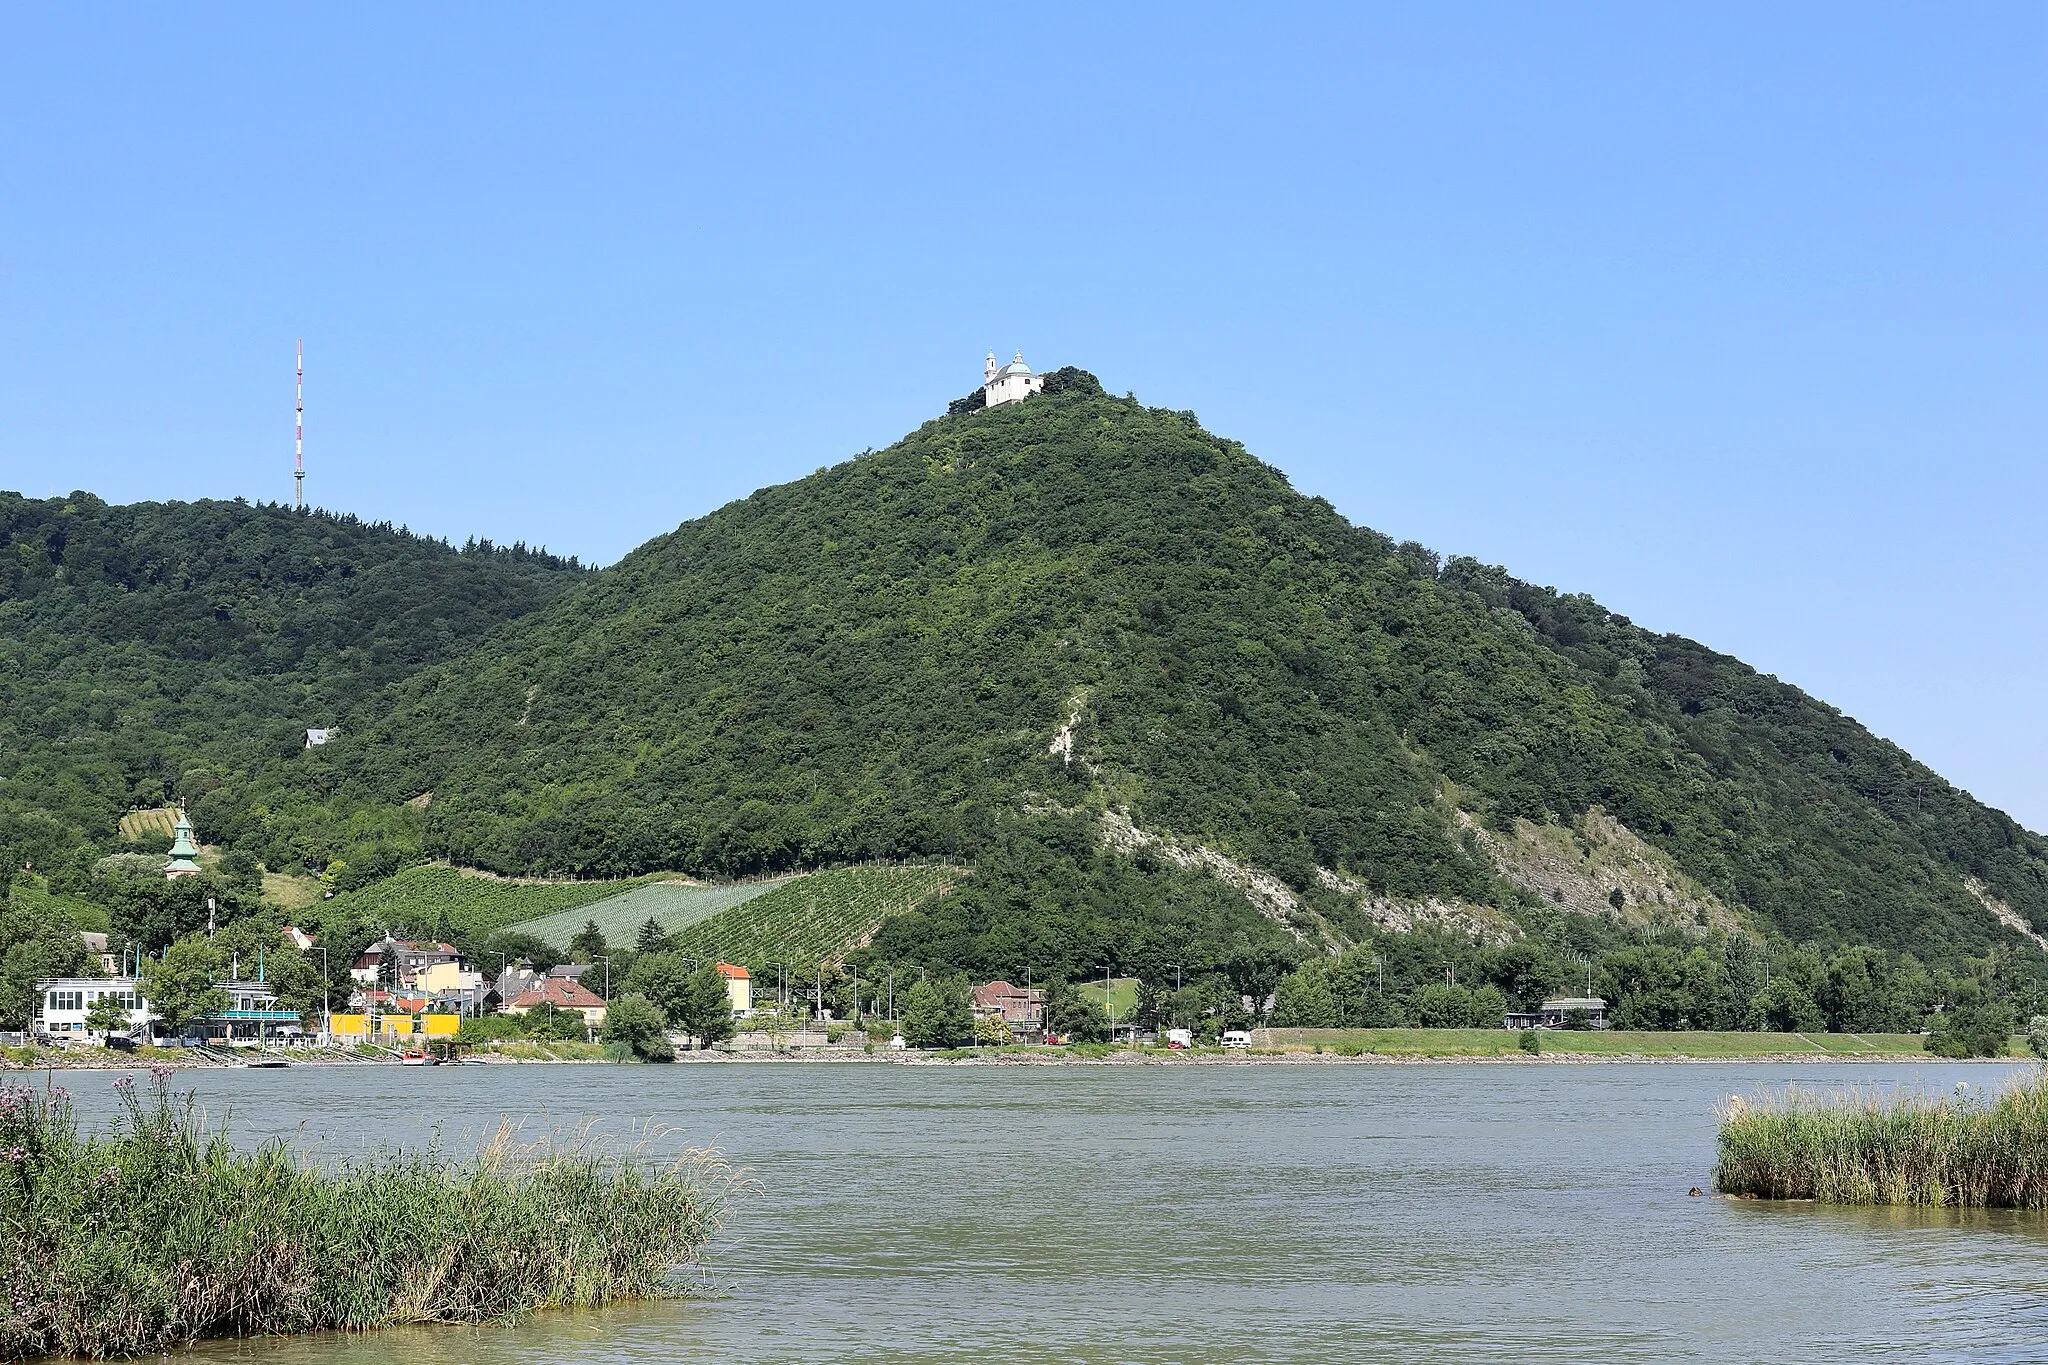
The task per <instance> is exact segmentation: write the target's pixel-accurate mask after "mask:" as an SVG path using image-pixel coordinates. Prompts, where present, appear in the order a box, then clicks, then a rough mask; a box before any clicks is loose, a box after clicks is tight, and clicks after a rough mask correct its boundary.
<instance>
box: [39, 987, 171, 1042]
mask: <svg viewBox="0 0 2048 1365" xmlns="http://www.w3.org/2000/svg"><path fill="white" fill-rule="evenodd" d="M104 995H111V996H113V997H114V998H115V999H116V1000H117V1001H119V1002H120V1004H121V1007H122V1008H123V1009H125V1010H127V1012H128V1024H127V1031H128V1032H130V1033H140V1032H143V1031H145V1030H146V1029H147V1028H148V1027H149V1005H148V1004H147V1003H146V1002H145V1001H144V1000H143V998H142V987H141V983H140V982H138V981H137V980H136V979H135V978H134V977H132V976H119V977H104V976H53V977H46V978H44V979H43V980H40V981H38V982H36V993H35V998H34V999H33V1001H32V1002H31V1009H30V1013H31V1014H33V1015H34V1016H35V1017H34V1018H33V1019H32V1020H31V1021H30V1023H29V1032H31V1033H43V1034H48V1035H49V1036H50V1037H52V1038H57V1039H64V1038H77V1039H81V1040H82V1039H84V1038H86V1037H87V1036H88V1035H89V1030H88V1029H87V1028H86V1026H85V1014H86V1011H87V1010H89V1009H91V1008H92V1006H93V1003H94V1002H95V1001H97V1000H98V999H99V998H100V997H101V996H104Z"/></svg>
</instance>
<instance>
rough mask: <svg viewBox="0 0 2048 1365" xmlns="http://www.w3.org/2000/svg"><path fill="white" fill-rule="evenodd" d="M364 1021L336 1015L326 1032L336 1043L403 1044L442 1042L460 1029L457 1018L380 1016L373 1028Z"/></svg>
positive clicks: (359, 1018) (459, 1019) (426, 1015)
mask: <svg viewBox="0 0 2048 1365" xmlns="http://www.w3.org/2000/svg"><path fill="white" fill-rule="evenodd" d="M367 1024H368V1020H366V1019H365V1017H364V1016H362V1015H360V1014H337V1015H335V1016H334V1022H333V1024H332V1025H331V1026H330V1031H331V1032H332V1033H333V1034H334V1037H335V1039H336V1040H337V1041H340V1042H351V1041H353V1042H362V1041H365V1040H375V1041H379V1042H382V1041H384V1040H387V1039H395V1040H400V1041H407V1040H411V1039H416V1038H424V1039H428V1040H432V1041H435V1042H446V1041H448V1040H449V1039H451V1038H453V1037H454V1036H455V1035H456V1034H457V1033H459V1032H460V1031H461V1029H462V1016H460V1015H457V1014H383V1015H379V1016H377V1027H376V1028H375V1029H374V1030H373V1029H370V1028H368V1027H367Z"/></svg>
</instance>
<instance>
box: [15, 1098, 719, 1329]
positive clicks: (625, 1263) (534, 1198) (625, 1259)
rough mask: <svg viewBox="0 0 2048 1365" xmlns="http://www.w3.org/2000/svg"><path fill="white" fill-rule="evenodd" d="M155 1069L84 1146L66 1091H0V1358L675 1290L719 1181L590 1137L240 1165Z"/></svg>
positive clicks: (686, 1162)
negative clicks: (465, 1153)
mask: <svg viewBox="0 0 2048 1365" xmlns="http://www.w3.org/2000/svg"><path fill="white" fill-rule="evenodd" d="M168 1075H169V1072H168V1069H158V1070H157V1071H156V1072H155V1073H153V1079H152V1082H151V1083H150V1084H149V1085H148V1086H146V1087H144V1088H141V1089H140V1090H138V1089H137V1088H136V1087H135V1085H134V1083H133V1081H132V1079H130V1078H126V1077H123V1078H121V1079H117V1080H116V1081H115V1086H116V1088H117V1089H119V1090H120V1091H121V1096H122V1099H123V1101H124V1105H123V1111H122V1113H121V1115H120V1116H119V1117H118V1118H117V1119H116V1120H115V1122H114V1123H113V1124H112V1125H111V1127H110V1128H109V1129H108V1130H106V1131H104V1132H82V1131H81V1129H80V1126H79V1124H78V1122H77V1120H76V1118H75V1116H74V1114H73V1111H72V1107H71V1102H70V1098H69V1096H68V1095H67V1094H66V1093H65V1092H64V1090H63V1089H62V1088H61V1087H56V1086H52V1087H50V1088H48V1089H45V1090H41V1091H38V1090H34V1089H30V1088H26V1087H15V1086H8V1087H0V1281H4V1284H5V1289H4V1299H0V1359H6V1360H15V1359H22V1358H26V1357H33V1356H44V1355H65V1356H87V1357H94V1358H106V1357H114V1356H133V1355H142V1354H151V1353H156V1352H161V1351H164V1350H166V1349H168V1348H170V1347H173V1346H176V1345H180V1344H183V1343H187V1342H192V1341H196V1340H199V1339H201V1338H205V1337H227V1336H249V1335H258V1334H270V1333H288V1332H308V1331H316V1330H321V1329H344V1330H367V1329H372V1328H378V1327H384V1326H388V1325H392V1324H396V1323H405V1322H455V1323H490V1322H497V1321H503V1320H507V1319H512V1318H516V1317H519V1316H521V1315H523V1314H526V1313H529V1312H532V1311H534V1310H536V1309H541V1308H548V1307H555V1306H560V1305H570V1304H579V1305H588V1304H600V1303H605V1302H608V1301H613V1300H619V1299H631V1298H648V1297H655V1296H662V1295H669V1294H675V1293H681V1292H685V1291H687V1290H688V1288H689V1287H690V1284H689V1282H688V1280H687V1279H686V1278H685V1277H686V1274H687V1272H688V1271H689V1270H690V1268H691V1267H692V1266H693V1265H695V1264H696V1262H697V1259H698V1256H699V1254H700V1253H701V1251H702V1249H703V1247H704V1244H705V1243H706V1242H707V1241H708V1240H709V1239H710V1238H711V1236H712V1235H713V1234H714V1233H715V1232H716V1230H717V1229H718V1228H719V1226H720V1225H721V1221H722V1218H723V1216H724V1212H725V1208H726V1206H727V1200H728V1198H729V1196H730V1195H731V1193H732V1192H733V1190H734V1188H735V1182H734V1181H733V1179H732V1177H731V1175H730V1172H729V1171H728V1170H727V1168H726V1167H724V1165H723V1164H722V1163H721V1162H720V1161H718V1159H717V1158H716V1157H715V1156H713V1155H711V1154H707V1153H697V1152H684V1153H681V1154H680V1155H675V1156H670V1157H666V1158H661V1157H655V1156H653V1155H652V1154H651V1150H650V1146H649V1143H650V1142H651V1141H658V1138H659V1135H658V1134H649V1135H646V1136H645V1137H643V1141H642V1143H641V1144H640V1145H639V1146H638V1147H635V1148H626V1149H620V1148H618V1147H617V1146H615V1145H612V1144H607V1143H605V1142H602V1141H600V1140H598V1139H597V1138H595V1137H594V1136H593V1135H592V1133H591V1132H590V1130H588V1129H586V1130H585V1131H584V1132H582V1133H581V1134H578V1135H577V1136H575V1137H574V1138H572V1139H570V1140H568V1141H567V1142H565V1143H556V1142H554V1141H552V1140H544V1141H541V1142H529V1141H525V1140H523V1138H522V1136H521V1134H520V1133H519V1131H518V1129H517V1128H515V1127H513V1126H510V1125H506V1126H501V1128H500V1129H499V1131H498V1134H497V1136H496V1137H495V1138H494V1139H493V1140H492V1141H490V1142H489V1143H487V1144H485V1145H484V1146H483V1147H482V1148H481V1149H480V1150H478V1151H477V1152H476V1153H475V1154H474V1155H473V1156H471V1157H468V1158H466V1159H459V1160H458V1159H451V1158H448V1157H445V1156H443V1155H441V1154H440V1153H439V1152H438V1151H437V1150H428V1151H423V1152H410V1153H396V1154H390V1155H385V1156H379V1157H374V1158H369V1159H364V1160H360V1161H354V1162H349V1163H344V1164H341V1165H339V1166H335V1167H331V1168H322V1167H319V1166H316V1165H314V1164H312V1163H311V1162H309V1161H307V1160H305V1159H304V1158H302V1157H301V1156H299V1155H298V1154H296V1153H294V1152H293V1151H291V1150H290V1149H288V1148H287V1147H286V1146H285V1145H284V1144H283V1143H281V1142H275V1143H270V1144H268V1145H265V1146H263V1147H260V1148H255V1149H251V1150H244V1149H240V1148H237V1147H236V1146H235V1145H233V1144H232V1143H231V1142H229V1140H228V1138H227V1135H226V1133H225V1132H224V1131H223V1130H222V1129H221V1128H219V1127H218V1126H211V1125H208V1124H207V1123H206V1122H205V1121H204V1120H203V1119H201V1118H200V1117H198V1116H197V1114H196V1113H195V1110H194V1105H193V1098H192V1095H191V1093H190V1092H185V1093H183V1094H173V1093H172V1092H171V1091H170V1090H169V1089H168V1085H167V1077H168Z"/></svg>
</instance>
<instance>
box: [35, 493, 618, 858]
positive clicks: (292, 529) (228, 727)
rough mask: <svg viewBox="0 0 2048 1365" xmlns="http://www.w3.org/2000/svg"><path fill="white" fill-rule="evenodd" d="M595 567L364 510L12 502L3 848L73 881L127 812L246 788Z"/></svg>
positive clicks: (89, 499) (82, 498) (88, 499)
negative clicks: (364, 516) (316, 733)
mask: <svg viewBox="0 0 2048 1365" xmlns="http://www.w3.org/2000/svg"><path fill="white" fill-rule="evenodd" d="M582 574H583V571H582V570H581V569H580V568H579V567H578V566H577V565H576V564H575V563H574V562H573V561H569V560H562V559H558V558H556V557H554V556H551V555H547V554H545V553H540V552H534V551H528V550H527V549H525V548H524V547H512V548H509V549H508V548H498V547H494V546H491V545H488V544H482V545H478V544H472V545H470V546H467V547H465V548H463V549H461V550H456V549H453V548H451V547H449V546H447V545H444V544H442V543H441V542H439V541H436V540H431V539H427V538H425V537H421V536H416V535H411V534H408V533H406V532H404V531H402V530H397V529H394V528H392V527H390V526H388V525H371V524H366V523H363V522H360V521H358V520H357V519H355V518H354V517H349V516H331V515H328V514H325V513H301V512H294V511H292V510H291V509H289V508H284V507H278V506H252V505H249V504H246V503H241V502H205V501H202V502H183V503H180V502H173V503H137V504H133V505H128V506H110V505H108V504H107V503H104V502H102V501H101V500H100V499H98V498H96V497H93V496H92V495H91V494H89V493H73V494H72V495H71V496H70V497H68V498H62V499H48V500H41V499H32V498H24V497H22V496H20V495H19V494H16V493H4V492H0V851H4V852H5V853H6V855H7V856H8V857H9V858H10V859H11V860H12V861H11V868H13V869H18V868H20V867H21V865H22V864H23V862H26V861H34V862H35V863H36V865H37V867H38V869H40V870H44V871H49V872H52V873H68V875H69V878H70V880H71V881H72V882H77V881H78V880H79V879H80V878H81V877H82V876H83V874H84V873H85V872H86V871H87V870H89V869H90V867H91V865H92V860H93V859H94V858H96V857H98V856H99V855H100V854H101V853H104V852H106V851H108V848H109V846H110V844H111V843H112V841H113V840H114V838H115V826H116V824H117V822H118V821H119V819H120V817H121V815H122V814H123V812H125V811H128V810H130V809H132V808H136V807H153V806H159V805H161V804H163V803H164V802H166V801H168V800H171V799H174V798H181V799H186V800H196V799H199V798H202V797H204V796H205V795H207V794H208V793H209V792H211V791H212V790H214V789H215V788H217V787H220V786H222V785H226V786H228V787H230V788H232V789H234V790H237V791H246V790H248V789H249V788H250V786H251V785H252V784H253V783H254V782H255V781H256V779H255V776H254V775H255V774H256V773H257V772H259V771H260V770H262V769H263V768H264V767H265V766H266V765H273V766H274V765H277V764H280V763H287V762H288V761H289V760H290V759H293V758H295V757H296V756H297V755H298V753H299V751H300V749H301V747H302V745H303V743H304V737H305V730H306V727H308V726H322V727H325V726H333V725H340V726H343V727H344V728H346V727H350V726H352V725H354V724H355V723H356V720H357V716H356V714H355V712H354V711H353V710H352V708H353V707H354V706H356V705H358V704H360V703H361V702H362V701H363V700H364V699H365V698H366V697H367V696H369V695H371V694H373V693H374V692H375V691H376V690H377V689H378V688H380V687H383V686H385V685H386V684H388V683H391V682H393V681H395V680H397V679H399V678H402V677H405V676H407V675H409V674H411V673H413V672H416V671H417V670H419V669H420V668H423V667H426V666H428V665H431V664H434V663H437V662H440V661H442V660H445V659H450V658H453V657H455V656H457V655H459V654H460V653H462V652H463V651H464V650H465V649H467V648H469V647H470V646H472V645H474V644H475V643H476V642H477V641H478V640H479V639H481V638H482V637H483V636H484V635H486V634H488V633H489V632H490V631H491V630H493V629H495V628H497V627H498V626H500V625H502V624H504V623H505V622H507V621H510V620H512V619H514V618H516V617H518V616H521V615H524V614H526V613H529V612H532V611H534V610H536V609H538V608H540V607H541V606H543V605H545V604H546V603H548V602H549V601H552V600H553V599H554V598H555V597H556V596H557V595H558V594H559V593H560V592H561V591H562V590H563V589H564V588H565V587H567V586H569V585H570V584H571V583H573V582H574V581H576V579H578V578H579V577H581V576H582ZM373 714H374V712H373Z"/></svg>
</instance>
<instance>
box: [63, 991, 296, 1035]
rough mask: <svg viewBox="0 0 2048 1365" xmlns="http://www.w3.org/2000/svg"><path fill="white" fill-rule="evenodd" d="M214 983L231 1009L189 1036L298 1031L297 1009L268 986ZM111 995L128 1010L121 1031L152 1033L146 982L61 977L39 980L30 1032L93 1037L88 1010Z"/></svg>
mask: <svg viewBox="0 0 2048 1365" xmlns="http://www.w3.org/2000/svg"><path fill="white" fill-rule="evenodd" d="M215 984H216V985H218V986H219V987H220V988H221V990H222V991H223V992H224V993H225V994H226V995H227V1008H226V1009H224V1010H222V1011H220V1012H219V1013H218V1014H210V1015H208V1016H207V1017H205V1018H204V1019H196V1020H194V1021H192V1022H191V1023H190V1024H188V1025H186V1027H185V1032H186V1033H187V1034H188V1035H196V1036H198V1037H201V1038H206V1039H209V1040H222V1039H225V1040H228V1041H233V1040H236V1039H261V1038H264V1037H267V1036H269V1035H272V1034H277V1033H296V1032H298V1030H299V1014H298V1011H297V1010H288V1009H284V1008H282V1007H281V1006H280V1005H279V1004H278V999H277V992H275V991H273V990H271V989H270V987H269V986H268V985H267V984H266V983H264V982H261V981H220V982H216V983H215ZM106 995H111V996H113V997H115V998H116V999H118V1000H119V1001H120V1002H121V1005H122V1007H123V1008H124V1009H126V1010H127V1012H128V1023H127V1026H126V1028H125V1029H124V1030H122V1031H124V1032H127V1033H132V1034H142V1033H146V1032H148V1031H149V1021H150V1013H149V1002H148V1001H146V1000H144V999H143V998H142V983H141V982H140V981H139V980H137V979H136V978H135V977H132V976H112V977H108V976H59V977H45V978H43V979H42V980H39V981H37V982H36V994H35V1000H34V1005H33V1011H32V1012H33V1014H34V1018H33V1019H31V1020H30V1021H29V1031H30V1032H31V1033H46V1034H48V1035H50V1036H51V1037H52V1038H57V1039H65V1038H75V1039H79V1040H80V1041H83V1040H84V1039H85V1038H86V1037H87V1036H88V1030H87V1029H86V1027H85V1014H86V1011H87V1010H89V1009H91V1008H92V1005H93V1002H94V1001H95V1000H98V999H99V998H100V997H101V996H106Z"/></svg>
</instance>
